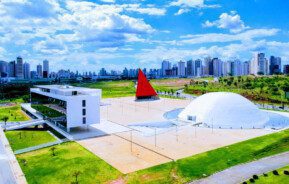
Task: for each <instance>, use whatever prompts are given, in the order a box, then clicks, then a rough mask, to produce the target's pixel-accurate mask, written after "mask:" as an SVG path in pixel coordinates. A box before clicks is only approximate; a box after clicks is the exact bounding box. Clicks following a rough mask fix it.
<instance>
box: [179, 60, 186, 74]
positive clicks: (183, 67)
mask: <svg viewBox="0 0 289 184" xmlns="http://www.w3.org/2000/svg"><path fill="white" fill-rule="evenodd" d="M178 76H181V77H184V76H186V63H185V62H183V61H179V62H178Z"/></svg>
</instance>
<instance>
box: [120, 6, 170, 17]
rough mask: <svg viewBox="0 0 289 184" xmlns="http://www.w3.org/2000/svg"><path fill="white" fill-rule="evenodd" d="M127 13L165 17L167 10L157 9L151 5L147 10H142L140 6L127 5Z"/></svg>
mask: <svg viewBox="0 0 289 184" xmlns="http://www.w3.org/2000/svg"><path fill="white" fill-rule="evenodd" d="M122 7H124V8H125V10H126V11H132V12H138V13H140V14H148V15H165V14H166V9H164V8H155V7H153V6H152V5H150V6H149V7H147V8H142V7H141V5H140V4H127V5H123V6H122Z"/></svg>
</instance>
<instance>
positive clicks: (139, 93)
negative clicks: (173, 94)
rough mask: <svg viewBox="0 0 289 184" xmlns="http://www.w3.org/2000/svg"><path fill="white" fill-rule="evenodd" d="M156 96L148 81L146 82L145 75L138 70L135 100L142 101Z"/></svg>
mask: <svg viewBox="0 0 289 184" xmlns="http://www.w3.org/2000/svg"><path fill="white" fill-rule="evenodd" d="M157 96H158V94H157V93H156V91H155V90H154V88H153V87H152V86H151V84H150V83H149V81H148V80H147V78H146V76H145V74H144V73H143V72H142V71H141V69H139V70H138V81H137V89H136V98H137V99H143V98H152V97H157Z"/></svg>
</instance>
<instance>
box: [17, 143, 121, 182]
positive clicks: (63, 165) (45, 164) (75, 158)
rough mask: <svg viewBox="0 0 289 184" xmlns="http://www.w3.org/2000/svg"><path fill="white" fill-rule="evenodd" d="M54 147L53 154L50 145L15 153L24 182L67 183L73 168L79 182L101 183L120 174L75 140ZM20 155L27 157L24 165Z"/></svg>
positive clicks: (70, 178)
mask: <svg viewBox="0 0 289 184" xmlns="http://www.w3.org/2000/svg"><path fill="white" fill-rule="evenodd" d="M55 147H56V150H55V153H56V156H54V157H53V156H52V155H51V151H50V148H44V149H41V150H37V151H32V152H29V153H24V154H21V155H17V159H18V161H19V163H20V166H21V168H22V170H23V171H24V173H25V176H26V178H27V181H28V183H49V184H54V183H55V184H56V183H57V184H58V183H71V182H73V181H74V177H73V176H72V175H73V172H74V171H80V172H81V174H80V175H79V183H104V182H105V181H110V180H115V179H117V178H118V177H120V176H121V173H120V172H119V171H117V170H116V169H114V168H113V167H111V166H110V165H108V164H107V163H106V162H104V161H103V160H101V159H100V158H98V157H96V156H95V155H94V154H92V153H91V152H89V151H87V150H86V149H85V148H83V147H82V146H80V145H79V144H77V143H75V142H67V143H63V144H61V145H57V146H55ZM22 159H25V160H26V161H27V165H26V166H24V165H23V163H22V162H21V160H22Z"/></svg>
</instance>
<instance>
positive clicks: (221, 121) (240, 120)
mask: <svg viewBox="0 0 289 184" xmlns="http://www.w3.org/2000/svg"><path fill="white" fill-rule="evenodd" d="M178 118H179V120H182V121H195V122H196V123H204V124H206V125H208V126H212V125H213V126H214V127H216V128H219V127H220V128H263V127H264V125H265V123H267V122H268V121H269V117H268V115H267V114H266V113H264V112H262V111H261V110H259V109H258V107H257V106H255V105H254V104H253V103H252V102H251V101H249V100H248V99H246V98H244V97H242V96H241V95H239V94H235V93H228V92H215V93H207V94H205V95H202V96H200V97H198V98H196V99H195V100H193V101H192V102H191V103H190V104H189V105H188V106H187V107H186V108H185V109H184V110H183V111H182V112H181V113H180V114H179V115H178Z"/></svg>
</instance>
